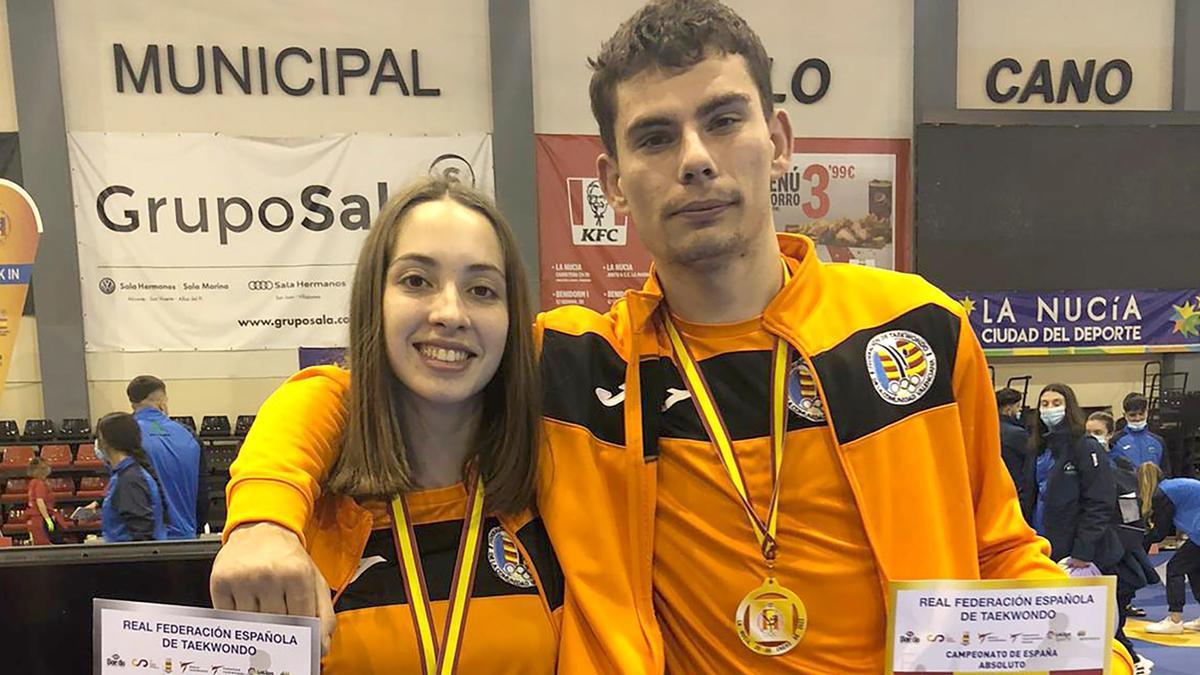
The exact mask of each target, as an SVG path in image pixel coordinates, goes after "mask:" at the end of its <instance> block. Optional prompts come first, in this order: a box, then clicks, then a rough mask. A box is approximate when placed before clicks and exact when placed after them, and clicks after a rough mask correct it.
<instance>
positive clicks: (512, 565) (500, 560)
mask: <svg viewBox="0 0 1200 675" xmlns="http://www.w3.org/2000/svg"><path fill="white" fill-rule="evenodd" d="M488 562H490V563H491V564H492V571H494V572H495V573H496V576H498V577H500V578H501V579H503V580H504V581H505V582H507V583H509V584H511V585H513V586H516V587H517V588H532V587H533V575H532V574H530V573H529V568H528V567H527V566H526V565H525V561H524V560H522V559H521V550H520V549H519V548H517V545H516V544H515V543H514V542H513V540H512V537H510V536H508V533H507V532H505V531H504V529H503V528H500V527H493V528H492V529H491V531H490V532H488Z"/></svg>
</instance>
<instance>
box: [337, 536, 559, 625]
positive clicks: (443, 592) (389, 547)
mask: <svg viewBox="0 0 1200 675" xmlns="http://www.w3.org/2000/svg"><path fill="white" fill-rule="evenodd" d="M538 522H540V521H538ZM462 525H463V521H462V520H448V521H443V522H439V523H427V524H424V525H417V526H416V527H414V528H413V531H414V532H415V533H416V537H417V549H418V550H419V551H420V554H421V566H422V567H423V568H424V571H425V588H426V589H427V590H428V591H429V599H430V601H432V602H437V601H440V600H447V599H449V597H450V585H451V583H452V581H453V579H452V577H453V575H454V563H455V559H456V556H457V555H458V544H459V540H460V537H461V536H462ZM499 526H500V521H499V520H497V519H495V518H485V519H484V521H483V536H482V537H481V540H480V542H479V556H478V559H477V560H476V564H475V587H474V590H473V591H472V593H471V597H472V598H490V597H497V596H508V595H537V588H536V587H530V588H520V587H517V586H514V585H512V584H509V583H508V582H506V581H504V580H502V579H500V577H498V576H497V575H496V573H495V571H493V570H492V564H491V562H490V561H489V560H488V533H489V532H491V530H492V528H494V527H499ZM526 528H528V525H527V526H526ZM544 532H545V530H544V529H543V535H544ZM548 542H549V540H548V539H547V546H548V545H549V544H548ZM521 543H522V544H525V540H522V542H521ZM526 546H527V547H528V545H527V544H526ZM530 555H531V556H532V555H533V553H532V551H531V552H530ZM372 556H379V557H381V558H383V559H384V560H385V561H386V562H382V563H377V564H376V565H375V566H373V567H371V568H369V569H368V570H367V571H365V572H363V573H362V576H360V577H359V578H358V579H355V580H354V582H352V583H351V584H350V585H349V586H347V587H346V590H345V591H343V592H342V595H341V596H340V597H339V598H338V600H337V602H336V603H335V605H334V611H335V612H345V611H349V610H353V609H363V608H366V607H381V606H384V605H407V604H408V593H407V591H406V590H405V588H404V580H403V579H402V578H401V576H400V567H399V565H398V564H397V560H396V546H395V544H394V543H393V541H392V531H391V529H382V530H374V531H373V532H371V536H370V538H369V539H368V540H367V546H366V549H365V550H364V551H363V554H362V557H363V558H370V557H372ZM543 557H544V556H543ZM547 560H548V559H547ZM534 564H535V565H536V564H537V561H535V562H534ZM553 564H554V566H555V568H556V569H557V565H558V562H557V560H554V563H553ZM538 572H539V573H541V569H540V568H539V569H538ZM559 578H560V579H561V571H560V572H559ZM561 583H562V582H561V580H560V581H559V585H560V587H561ZM560 604H561V600H560Z"/></svg>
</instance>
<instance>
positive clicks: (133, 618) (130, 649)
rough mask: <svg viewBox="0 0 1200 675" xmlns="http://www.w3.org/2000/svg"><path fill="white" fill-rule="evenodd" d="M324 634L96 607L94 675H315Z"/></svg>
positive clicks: (214, 617) (217, 613)
mask: <svg viewBox="0 0 1200 675" xmlns="http://www.w3.org/2000/svg"><path fill="white" fill-rule="evenodd" d="M319 631H320V622H319V621H317V619H315V618H312V617H300V616H278V615H275V614H254V613H250V612H228V611H223V610H215V609H202V608H199V607H177V606H175V605H157V604H150V603H144V602H124V601H120V600H101V599H96V600H94V601H93V603H92V651H93V661H94V663H95V668H94V669H93V672H95V673H101V674H103V675H108V673H146V672H154V673H172V674H174V673H180V674H187V673H204V674H205V675H316V673H319V672H320V670H321V668H320V660H321V639H320V634H319ZM147 669H149V670H147Z"/></svg>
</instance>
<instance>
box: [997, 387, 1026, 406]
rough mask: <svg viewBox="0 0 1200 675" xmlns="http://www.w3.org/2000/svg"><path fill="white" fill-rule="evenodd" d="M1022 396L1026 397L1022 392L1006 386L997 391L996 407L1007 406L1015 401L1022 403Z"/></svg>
mask: <svg viewBox="0 0 1200 675" xmlns="http://www.w3.org/2000/svg"><path fill="white" fill-rule="evenodd" d="M1022 398H1024V397H1023V396H1021V392H1019V391H1017V390H1016V389H1013V388H1011V387H1005V388H1004V389H1001V390H1000V391H998V392H996V407H997V408H1005V407H1007V406H1010V405H1013V404H1014V403H1020V402H1021V399H1022Z"/></svg>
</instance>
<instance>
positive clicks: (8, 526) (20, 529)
mask: <svg viewBox="0 0 1200 675" xmlns="http://www.w3.org/2000/svg"><path fill="white" fill-rule="evenodd" d="M2 531H3V533H4V534H28V533H29V525H27V524H26V523H25V509H13V510H12V511H9V512H8V520H7V521H5V523H4V528H3V530H2Z"/></svg>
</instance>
